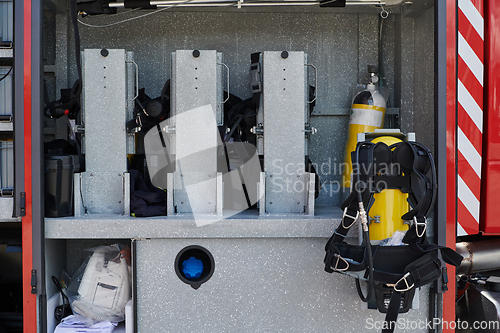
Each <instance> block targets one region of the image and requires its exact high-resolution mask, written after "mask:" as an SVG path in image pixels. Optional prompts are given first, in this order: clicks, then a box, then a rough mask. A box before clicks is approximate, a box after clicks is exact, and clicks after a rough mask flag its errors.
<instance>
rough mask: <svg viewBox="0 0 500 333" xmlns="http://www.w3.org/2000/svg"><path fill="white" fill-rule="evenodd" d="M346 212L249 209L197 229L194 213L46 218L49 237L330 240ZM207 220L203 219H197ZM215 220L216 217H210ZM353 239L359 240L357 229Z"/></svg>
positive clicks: (351, 235) (47, 236)
mask: <svg viewBox="0 0 500 333" xmlns="http://www.w3.org/2000/svg"><path fill="white" fill-rule="evenodd" d="M341 217H342V211H341V210H340V208H334V207H319V208H318V207H317V209H316V215H315V216H314V217H311V216H307V215H301V214H282V215H264V216H262V215H260V216H259V214H258V212H257V211H256V210H248V211H244V212H241V213H239V214H237V215H234V216H231V217H229V218H227V219H223V220H221V221H219V222H216V223H212V224H209V225H204V226H202V227H197V224H196V222H195V221H194V219H193V215H192V214H177V215H173V216H169V217H165V216H159V217H152V218H134V217H128V216H117V215H112V214H108V215H104V214H87V215H85V216H81V217H63V218H47V219H45V237H46V238H54V239H56V238H63V239H79V238H113V237H115V238H207V237H208V238H248V237H257V238H260V237H267V238H281V237H285V238H289V237H292V238H294V237H320V238H328V237H330V236H331V235H332V233H333V230H334V229H335V228H336V227H337V226H338V224H339V223H340V221H341ZM197 218H199V219H203V217H202V216H197ZM207 218H210V219H213V216H212V217H207ZM349 236H350V237H354V238H357V236H358V227H357V225H354V226H353V229H352V230H351V231H350V234H349Z"/></svg>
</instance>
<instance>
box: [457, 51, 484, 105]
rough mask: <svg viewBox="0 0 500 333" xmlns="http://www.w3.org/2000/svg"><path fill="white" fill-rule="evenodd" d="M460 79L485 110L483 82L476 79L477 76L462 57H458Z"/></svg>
mask: <svg viewBox="0 0 500 333" xmlns="http://www.w3.org/2000/svg"><path fill="white" fill-rule="evenodd" d="M458 79H459V80H460V82H462V84H463V85H464V86H465V88H466V89H467V91H468V92H469V93H470V94H471V96H472V97H473V98H474V100H475V101H476V103H477V105H479V107H480V108H481V110H484V108H483V105H484V103H483V99H484V97H483V93H484V89H483V86H482V85H481V83H479V81H478V80H477V79H476V76H475V75H474V74H473V73H472V71H471V70H470V68H469V67H468V66H467V65H466V64H465V62H464V61H463V59H462V57H460V56H459V57H458Z"/></svg>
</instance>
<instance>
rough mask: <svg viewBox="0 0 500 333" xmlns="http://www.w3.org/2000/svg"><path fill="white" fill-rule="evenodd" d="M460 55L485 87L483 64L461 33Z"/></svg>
mask: <svg viewBox="0 0 500 333" xmlns="http://www.w3.org/2000/svg"><path fill="white" fill-rule="evenodd" d="M458 54H459V55H460V57H461V58H462V59H463V61H464V62H465V64H466V65H467V67H469V69H470V70H471V72H472V74H474V76H475V77H476V79H477V80H478V81H479V83H481V86H482V85H483V63H482V61H481V59H479V57H478V56H477V55H476V53H475V52H474V50H473V49H472V48H471V47H470V45H469V43H467V41H466V40H465V38H464V37H463V36H462V34H461V33H458Z"/></svg>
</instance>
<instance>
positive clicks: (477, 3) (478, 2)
mask: <svg viewBox="0 0 500 333" xmlns="http://www.w3.org/2000/svg"><path fill="white" fill-rule="evenodd" d="M470 2H472V4H473V5H474V7H476V8H477V10H478V12H479V13H480V14H481V16H482V17H484V2H485V1H484V0H470Z"/></svg>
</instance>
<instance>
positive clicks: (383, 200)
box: [368, 136, 410, 241]
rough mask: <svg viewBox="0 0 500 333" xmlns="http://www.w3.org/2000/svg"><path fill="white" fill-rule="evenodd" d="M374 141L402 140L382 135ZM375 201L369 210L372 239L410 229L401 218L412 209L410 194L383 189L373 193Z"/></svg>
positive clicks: (380, 238) (382, 237)
mask: <svg viewBox="0 0 500 333" xmlns="http://www.w3.org/2000/svg"><path fill="white" fill-rule="evenodd" d="M372 142H373V143H377V142H383V143H385V144H386V145H388V146H390V145H392V144H394V143H397V142H401V140H400V139H398V138H396V137H393V136H380V137H378V138H375V139H373V140H372ZM373 198H374V199H375V202H374V203H373V206H372V207H371V208H370V211H369V212H368V216H369V217H370V227H369V229H370V240H371V241H379V240H382V239H385V238H389V237H392V234H393V233H394V232H395V231H396V230H401V231H406V230H408V228H409V226H408V224H404V221H403V220H402V219H401V216H403V215H404V214H405V213H407V212H408V211H409V210H410V205H409V204H408V201H406V200H407V199H408V194H407V193H402V192H401V191H400V190H383V191H382V192H380V193H375V194H374V195H373Z"/></svg>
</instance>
